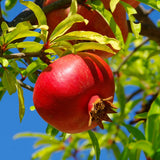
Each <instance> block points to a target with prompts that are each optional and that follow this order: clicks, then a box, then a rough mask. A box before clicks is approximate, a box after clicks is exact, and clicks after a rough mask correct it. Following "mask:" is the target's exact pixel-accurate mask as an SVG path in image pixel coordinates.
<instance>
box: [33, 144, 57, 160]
mask: <svg viewBox="0 0 160 160" xmlns="http://www.w3.org/2000/svg"><path fill="white" fill-rule="evenodd" d="M58 149H59V145H51V146H47V147H44V148H42V149H39V150H38V151H37V152H35V153H34V154H33V155H32V160H36V159H40V160H49V158H50V156H51V154H52V153H53V152H54V151H57V150H58Z"/></svg>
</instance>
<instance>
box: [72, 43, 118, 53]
mask: <svg viewBox="0 0 160 160" xmlns="http://www.w3.org/2000/svg"><path fill="white" fill-rule="evenodd" d="M73 47H74V50H75V52H80V51H85V50H101V51H105V52H108V53H112V54H116V53H115V52H114V51H113V50H112V49H111V48H110V47H108V46H106V45H104V44H99V43H95V42H83V43H78V44H75V45H73ZM95 54H96V52H95ZM106 54H107V53H106Z"/></svg>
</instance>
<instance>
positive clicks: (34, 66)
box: [26, 61, 39, 74]
mask: <svg viewBox="0 0 160 160" xmlns="http://www.w3.org/2000/svg"><path fill="white" fill-rule="evenodd" d="M38 68H39V63H38V62H36V61H34V62H32V63H31V64H29V65H28V67H27V68H26V73H27V74H31V73H33V72H35V71H36V70H37V69H38Z"/></svg>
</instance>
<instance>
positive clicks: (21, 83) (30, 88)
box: [17, 80, 34, 92]
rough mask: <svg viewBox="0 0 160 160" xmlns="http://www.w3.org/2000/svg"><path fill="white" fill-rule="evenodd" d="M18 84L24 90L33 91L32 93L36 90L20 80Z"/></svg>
mask: <svg viewBox="0 0 160 160" xmlns="http://www.w3.org/2000/svg"><path fill="white" fill-rule="evenodd" d="M17 82H18V83H19V84H20V85H21V86H22V87H23V88H26V89H28V90H29V91H32V92H33V90H34V88H33V87H32V86H30V85H28V84H25V83H23V82H22V81H20V80H17Z"/></svg>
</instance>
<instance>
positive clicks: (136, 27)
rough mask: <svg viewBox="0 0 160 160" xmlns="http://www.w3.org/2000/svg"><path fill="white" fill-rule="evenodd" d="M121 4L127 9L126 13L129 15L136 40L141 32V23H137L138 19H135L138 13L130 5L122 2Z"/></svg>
mask: <svg viewBox="0 0 160 160" xmlns="http://www.w3.org/2000/svg"><path fill="white" fill-rule="evenodd" d="M121 4H122V5H123V6H124V8H125V9H126V12H127V13H128V17H129V20H130V24H131V29H132V32H133V33H134V34H135V36H136V38H138V37H139V33H140V31H141V23H135V21H136V19H135V17H134V14H136V13H137V11H136V10H135V8H133V7H132V6H130V5H129V4H128V3H125V2H123V1H121Z"/></svg>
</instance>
